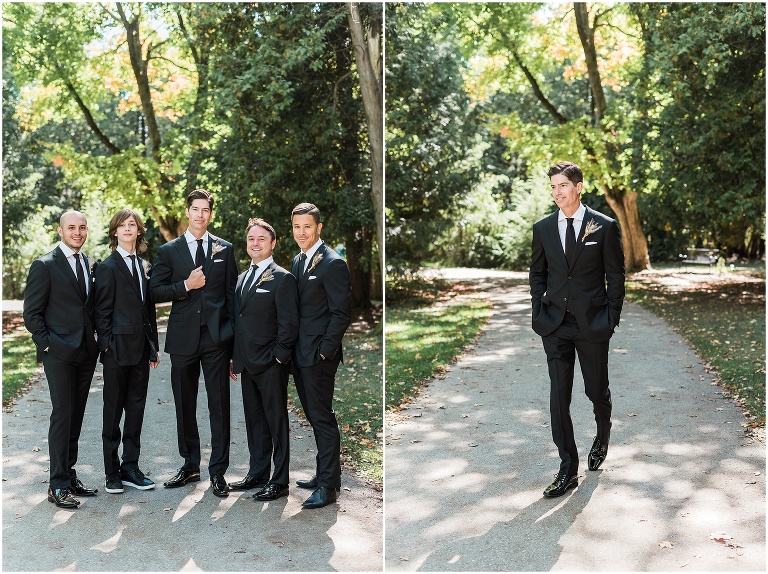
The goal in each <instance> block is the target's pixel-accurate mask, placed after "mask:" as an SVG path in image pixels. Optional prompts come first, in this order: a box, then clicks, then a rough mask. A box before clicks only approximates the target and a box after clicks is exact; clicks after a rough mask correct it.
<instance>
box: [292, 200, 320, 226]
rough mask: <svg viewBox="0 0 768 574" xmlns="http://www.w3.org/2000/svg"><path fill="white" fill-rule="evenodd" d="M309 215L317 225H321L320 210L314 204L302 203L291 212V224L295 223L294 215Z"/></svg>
mask: <svg viewBox="0 0 768 574" xmlns="http://www.w3.org/2000/svg"><path fill="white" fill-rule="evenodd" d="M307 213H308V214H309V215H311V216H312V218H313V219H314V220H315V223H316V224H319V223H320V210H319V209H318V208H317V206H316V205H315V204H314V203H300V204H299V205H297V206H296V207H294V208H293V211H291V222H293V216H294V215H306V214H307Z"/></svg>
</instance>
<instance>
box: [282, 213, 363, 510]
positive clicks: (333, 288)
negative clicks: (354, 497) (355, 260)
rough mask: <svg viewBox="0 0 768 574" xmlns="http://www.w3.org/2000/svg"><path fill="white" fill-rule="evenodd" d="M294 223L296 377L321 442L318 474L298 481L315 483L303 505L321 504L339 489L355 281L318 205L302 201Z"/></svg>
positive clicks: (304, 484) (305, 484)
mask: <svg viewBox="0 0 768 574" xmlns="http://www.w3.org/2000/svg"><path fill="white" fill-rule="evenodd" d="M291 224H292V226H293V238H294V240H295V241H296V243H297V244H298V246H299V248H300V249H301V252H300V253H299V254H298V255H296V257H294V259H293V266H292V270H291V272H292V273H293V274H294V275H295V276H296V279H297V280H298V285H299V316H300V318H299V337H298V339H297V341H296V346H295V347H294V351H293V360H294V365H293V378H294V382H295V383H296V391H297V392H298V394H299V400H300V401H301V406H302V407H303V409H304V414H305V415H306V417H307V420H308V421H309V423H310V424H311V425H312V429H313V430H314V433H315V444H316V446H317V456H316V469H315V476H313V477H312V478H311V479H310V480H300V481H297V482H296V484H297V485H298V486H299V487H301V488H309V489H314V491H313V492H312V495H311V496H310V497H309V498H308V499H307V500H305V501H304V503H303V506H304V507H305V508H321V507H323V506H326V505H328V504H331V503H332V502H335V501H336V496H337V494H338V492H339V491H340V489H341V460H340V454H341V437H340V435H339V425H338V422H337V421H336V415H335V414H334V412H333V389H334V385H335V380H336V370H337V369H338V368H339V363H340V362H341V361H342V360H343V356H342V349H341V339H342V337H344V333H345V332H346V330H347V327H349V324H350V322H351V320H352V300H351V294H352V287H351V283H350V276H349V268H348V267H347V264H346V263H345V262H344V260H343V259H342V258H341V257H339V255H338V254H337V253H336V252H335V251H334V250H333V249H331V248H330V247H328V246H327V245H326V244H325V243H324V242H323V240H322V239H320V232H321V231H322V229H323V224H322V223H320V210H319V209H318V208H317V207H316V206H315V205H313V204H311V203H301V204H299V205H297V206H296V207H294V208H293V211H292V212H291Z"/></svg>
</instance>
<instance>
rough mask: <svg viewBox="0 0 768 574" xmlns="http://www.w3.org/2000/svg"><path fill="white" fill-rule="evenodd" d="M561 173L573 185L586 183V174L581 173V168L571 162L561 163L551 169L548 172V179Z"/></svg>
mask: <svg viewBox="0 0 768 574" xmlns="http://www.w3.org/2000/svg"><path fill="white" fill-rule="evenodd" d="M560 173H562V174H563V175H564V176H565V177H567V178H568V179H569V180H571V183H572V184H573V185H576V184H577V183H582V182H583V181H584V174H583V173H582V172H581V168H580V167H579V166H578V165H576V164H575V163H571V162H570V161H561V162H559V163H556V164H555V165H553V166H552V167H550V168H549V171H548V172H547V177H552V176H553V175H557V174H560Z"/></svg>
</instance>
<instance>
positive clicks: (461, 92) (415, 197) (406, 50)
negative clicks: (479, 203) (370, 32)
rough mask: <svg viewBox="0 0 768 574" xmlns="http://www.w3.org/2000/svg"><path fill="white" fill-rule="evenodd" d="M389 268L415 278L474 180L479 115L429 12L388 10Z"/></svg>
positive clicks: (457, 61)
mask: <svg viewBox="0 0 768 574" xmlns="http://www.w3.org/2000/svg"><path fill="white" fill-rule="evenodd" d="M386 10H387V18H386V22H387V30H386V33H387V56H388V57H387V61H386V66H387V67H386V83H387V104H386V127H387V132H386V148H387V152H386V166H387V169H386V174H387V180H386V183H387V193H386V221H387V230H386V232H387V239H386V241H387V266H388V273H389V274H390V279H391V278H392V275H393V274H394V275H398V274H402V273H405V272H406V271H408V270H410V271H412V270H413V269H415V268H418V266H419V265H420V264H421V262H422V261H423V260H424V259H425V258H426V257H427V256H428V254H429V253H430V250H431V246H432V244H433V242H434V241H435V239H436V238H437V236H438V235H439V234H440V233H442V232H443V231H445V230H446V229H448V228H450V227H451V225H452V223H453V222H452V216H453V214H454V211H453V208H454V206H455V205H456V203H457V202H458V201H459V200H460V199H461V198H462V197H463V196H464V195H466V194H467V193H468V192H469V191H470V189H471V188H472V186H473V185H474V183H475V181H476V178H477V167H478V166H477V161H476V158H475V159H474V160H473V149H474V148H475V147H476V146H477V145H480V144H481V143H482V142H481V140H480V139H479V138H478V123H477V116H476V113H475V112H474V111H473V109H472V106H470V102H469V98H468V96H467V94H466V91H465V89H464V85H463V78H462V72H463V71H464V70H465V69H466V63H465V62H464V61H462V59H461V58H460V57H459V55H458V53H457V52H458V48H457V45H456V44H455V42H453V41H451V39H450V37H451V36H450V33H448V32H446V30H445V28H446V26H449V24H448V23H447V22H446V21H445V20H444V18H442V16H441V15H440V14H439V13H437V14H435V13H433V12H432V11H431V9H430V7H429V6H424V5H418V4H387V6H386Z"/></svg>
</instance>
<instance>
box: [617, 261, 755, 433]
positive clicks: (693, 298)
mask: <svg viewBox="0 0 768 574" xmlns="http://www.w3.org/2000/svg"><path fill="white" fill-rule="evenodd" d="M763 277H764V275H763ZM627 287H628V289H627V297H628V299H629V300H630V301H635V302H637V303H640V304H641V305H643V307H646V308H647V309H649V310H650V311H652V312H653V313H655V314H657V315H659V316H661V317H663V318H664V319H666V320H667V321H669V323H670V324H671V325H673V326H674V327H675V328H676V329H677V330H679V331H680V333H681V334H682V335H683V336H685V337H686V338H687V339H688V340H689V341H690V342H691V344H692V345H693V346H694V347H695V349H696V350H697V352H698V353H699V354H701V355H702V356H703V358H704V359H705V360H706V361H707V362H708V363H709V364H710V365H712V366H713V367H714V368H715V369H716V370H717V373H718V375H719V378H720V380H721V381H722V383H723V385H724V386H725V387H726V388H727V389H729V390H730V391H731V392H733V393H734V395H735V396H737V397H738V398H739V403H740V404H741V405H742V406H743V407H744V409H745V410H746V411H747V413H748V416H749V417H750V418H751V419H752V421H753V423H754V424H755V425H765V282H764V281H762V282H750V283H730V282H729V283H715V284H703V285H701V284H699V285H696V286H692V287H689V288H686V289H681V290H671V289H669V288H668V287H665V286H663V285H659V284H657V283H654V282H653V281H652V280H650V281H649V280H644V279H643V278H642V277H641V276H639V275H637V276H635V278H634V280H633V281H630V282H629V283H628V284H627Z"/></svg>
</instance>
